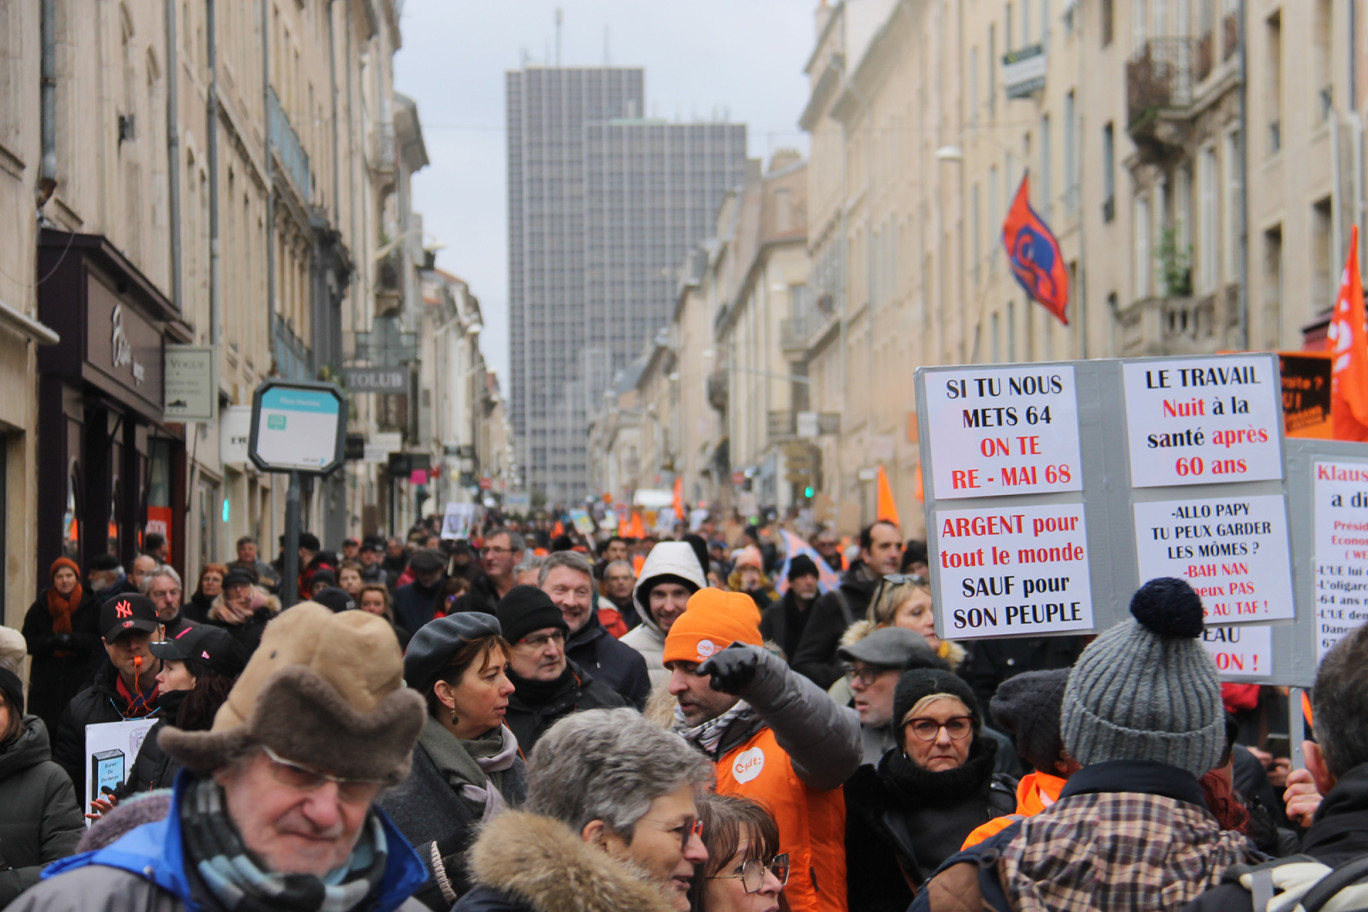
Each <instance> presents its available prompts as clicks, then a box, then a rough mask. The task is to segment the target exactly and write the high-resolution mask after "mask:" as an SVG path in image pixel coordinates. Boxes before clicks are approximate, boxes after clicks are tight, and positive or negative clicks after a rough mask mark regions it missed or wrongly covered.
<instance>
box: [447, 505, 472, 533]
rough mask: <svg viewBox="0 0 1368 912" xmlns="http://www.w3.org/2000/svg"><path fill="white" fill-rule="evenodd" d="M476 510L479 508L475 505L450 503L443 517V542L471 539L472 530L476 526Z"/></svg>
mask: <svg viewBox="0 0 1368 912" xmlns="http://www.w3.org/2000/svg"><path fill="white" fill-rule="evenodd" d="M476 509H477V506H476V505H475V504H473V503H448V504H447V505H446V510H445V512H444V513H443V516H442V540H443V541H455V540H456V539H458V538H470V529H471V527H472V526H474V525H475V510H476Z"/></svg>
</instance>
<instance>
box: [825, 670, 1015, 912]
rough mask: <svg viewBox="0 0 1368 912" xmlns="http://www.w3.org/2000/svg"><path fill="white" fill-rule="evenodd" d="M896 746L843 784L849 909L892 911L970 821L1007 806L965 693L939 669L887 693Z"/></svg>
mask: <svg viewBox="0 0 1368 912" xmlns="http://www.w3.org/2000/svg"><path fill="white" fill-rule="evenodd" d="M893 724H894V726H895V727H896V731H895V736H896V738H897V744H896V745H895V746H894V747H893V748H892V749H890V750H889V751H888V752H887V753H886V754H884V755H883V759H881V760H880V761H879V763H878V766H877V767H873V766H862V767H860V769H859V771H858V772H856V774H855V775H854V776H852V777H851V778H850V781H848V782H847V783H846V785H845V797H846V859H847V880H848V883H849V904H850V908H851V909H861V910H866V912H879V910H885V909H886V910H890V912H901V910H904V909H906V908H907V906H908V904H910V903H911V901H912V896H913V894H914V893H915V892H916V890H918V889H919V888H920V887H921V885H922V883H923V882H924V881H925V880H926V879H927V878H929V877H930V876H931V874H932V873H933V872H934V871H935V870H936V868H937V867H939V866H940V863H941V862H942V861H944V860H945V859H947V858H949V857H950V856H951V855H953V854H954V853H955V852H957V851H959V848H960V846H961V845H962V844H963V843H964V839H965V837H966V836H968V835H969V833H970V832H971V831H972V830H974V829H975V828H976V827H978V826H979V825H980V824H982V823H985V822H987V821H988V820H990V819H992V818H994V817H1000V816H1002V815H1003V814H1010V813H1012V812H1013V811H1014V810H1015V809H1016V782H1015V780H1013V779H1012V778H1011V777H1010V776H1006V775H1003V774H1001V773H994V772H993V761H994V757H995V755H996V753H997V744H996V742H994V741H992V740H991V739H988V738H985V737H983V735H982V730H983V719H982V716H981V715H980V713H979V707H978V702H977V701H976V700H975V699H974V692H973V691H972V690H971V689H970V688H969V685H967V684H965V683H964V681H962V680H961V679H960V678H958V677H957V676H955V675H953V674H951V673H950V672H948V671H942V670H939V669H933V668H919V669H914V670H912V671H907V672H904V673H903V675H902V677H901V678H899V679H898V686H897V688H896V689H895V690H894V693H893Z"/></svg>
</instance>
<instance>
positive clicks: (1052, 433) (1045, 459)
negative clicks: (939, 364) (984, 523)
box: [924, 364, 1083, 499]
mask: <svg viewBox="0 0 1368 912" xmlns="http://www.w3.org/2000/svg"><path fill="white" fill-rule="evenodd" d="M926 401H927V411H926V422H925V425H924V426H925V427H926V428H927V429H928V434H929V441H930V444H931V454H932V455H931V466H932V476H933V477H932V483H933V484H934V486H935V493H936V497H937V498H939V499H949V498H953V497H995V496H1000V495H1004V494H1043V493H1050V492H1056V491H1081V490H1083V471H1082V464H1081V460H1080V458H1079V449H1078V395H1077V388H1076V385H1075V382H1074V369H1073V366H1072V365H1067V364H1043V365H1037V366H1026V367H1017V368H1000V369H994V370H977V369H975V370H956V371H943V372H938V373H936V374H934V375H933V377H932V378H931V380H930V382H928V383H927V387H926Z"/></svg>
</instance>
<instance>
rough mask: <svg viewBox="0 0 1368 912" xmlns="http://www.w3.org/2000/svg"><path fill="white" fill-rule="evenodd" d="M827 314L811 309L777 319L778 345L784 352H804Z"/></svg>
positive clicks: (790, 353) (824, 323) (791, 353)
mask: <svg viewBox="0 0 1368 912" xmlns="http://www.w3.org/2000/svg"><path fill="white" fill-rule="evenodd" d="M827 319H828V317H827V315H826V314H822V313H818V312H817V311H816V310H811V311H807V312H805V313H803V314H802V315H800V316H797V317H789V318H788V319H786V320H780V321H779V347H780V348H782V349H783V350H784V353H785V354H789V355H793V354H798V355H801V354H804V353H806V352H807V349H808V347H809V345H810V343H811V342H812V337H813V336H815V335H816V334H817V332H818V330H820V329H821V328H822V327H823V326H825V325H826V323H827Z"/></svg>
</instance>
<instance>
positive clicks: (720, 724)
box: [674, 700, 755, 757]
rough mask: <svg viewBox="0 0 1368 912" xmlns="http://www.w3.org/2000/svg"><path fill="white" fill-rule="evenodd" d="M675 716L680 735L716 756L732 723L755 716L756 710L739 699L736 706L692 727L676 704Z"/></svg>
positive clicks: (675, 726) (677, 730) (676, 728)
mask: <svg viewBox="0 0 1368 912" xmlns="http://www.w3.org/2000/svg"><path fill="white" fill-rule="evenodd" d="M674 718H675V724H674V730H675V732H676V733H677V734H678V735H679V736H680V737H682V738H683V739H684V740H685V741H688V742H689V743H690V744H696V745H697V746H699V747H701V748H702V749H703V752H704V753H705V754H707V755H708V756H709V757H716V756H717V748H718V745H720V744H721V743H722V736H723V735H724V734H726V733H727V729H728V728H730V727H731V724H732V723H733V722H738V721H748V720H750V719H753V718H755V710H754V709H752V708H751V705H750V704H749V703H747V702H746V701H745V700H739V701H737V703H736V705H735V706H733V707H732V708H731V709H729V710H727V711H726V712H724V713H723V714H722V715H720V716H716V717H715V718H712V719H709V720H708V721H707V722H704V723H702V724H700V725H695V726H693V727H692V728H690V727H689V724H688V722H686V721H685V719H684V712H683V711H682V710H681V709H680V708H679V707H678V706H675V709H674Z"/></svg>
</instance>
